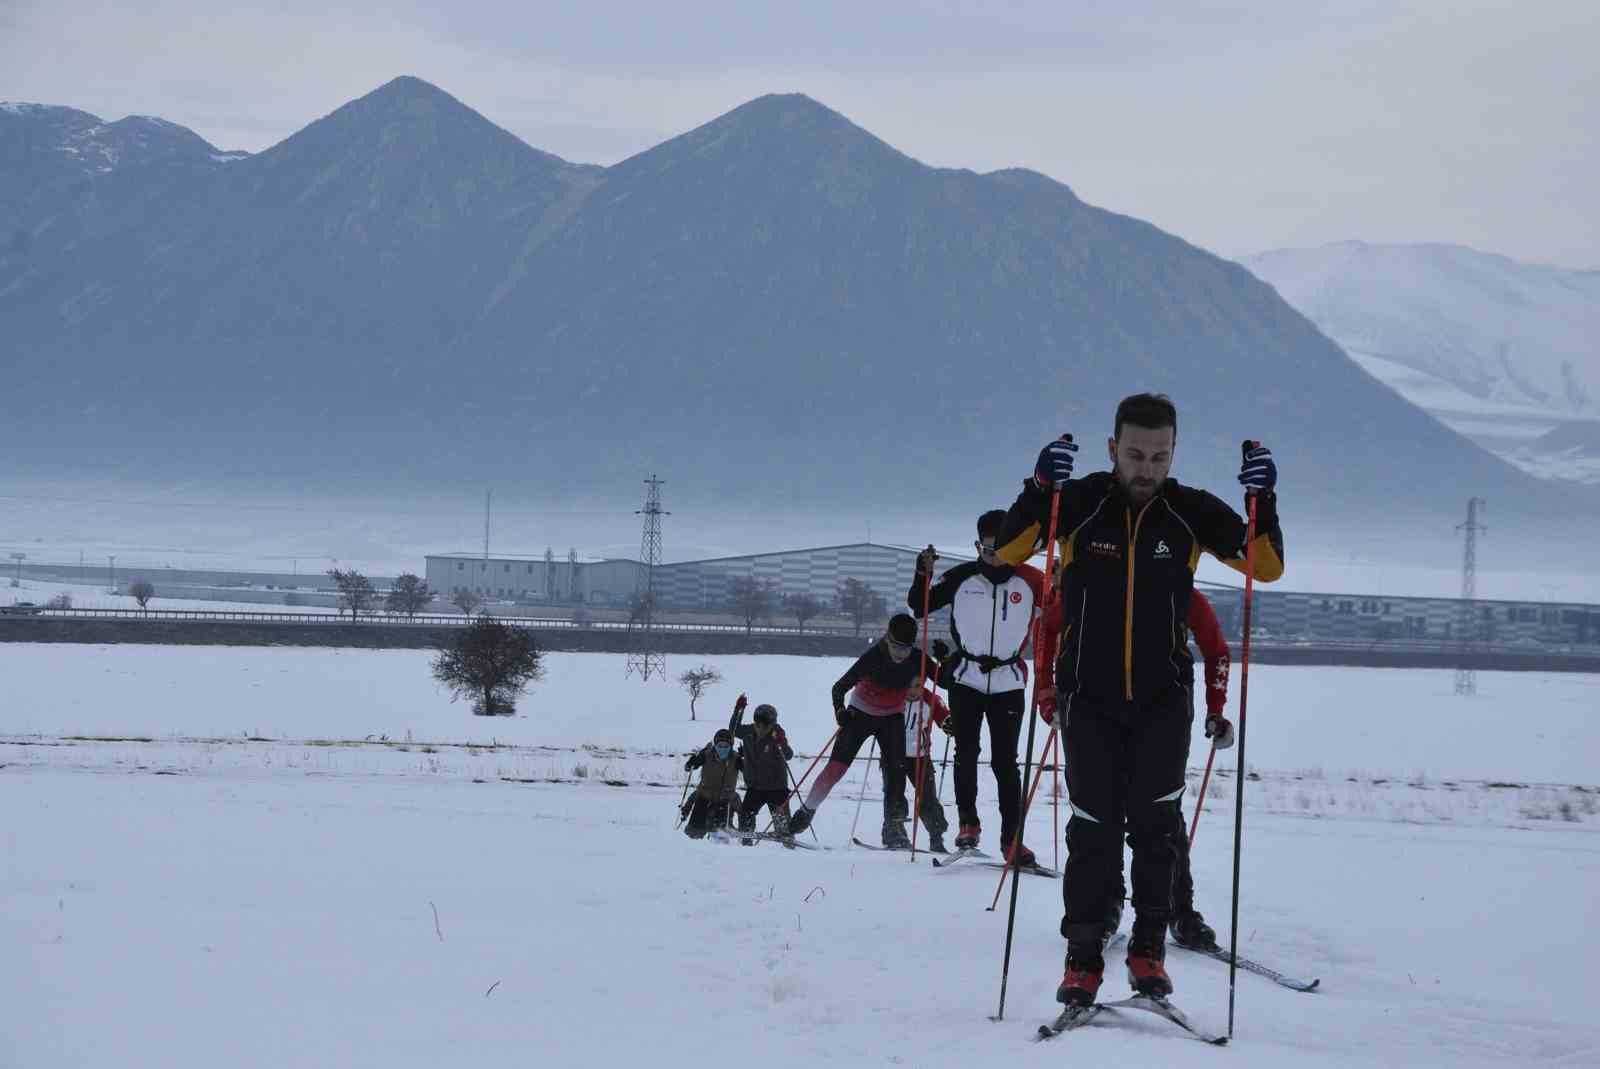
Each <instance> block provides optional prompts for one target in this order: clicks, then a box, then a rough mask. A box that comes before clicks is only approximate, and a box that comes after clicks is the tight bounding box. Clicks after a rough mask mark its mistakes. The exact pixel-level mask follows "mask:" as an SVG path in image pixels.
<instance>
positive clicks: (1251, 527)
mask: <svg viewBox="0 0 1600 1069" xmlns="http://www.w3.org/2000/svg"><path fill="white" fill-rule="evenodd" d="M1255 445H1256V443H1254V442H1251V441H1246V442H1245V443H1244V451H1245V452H1246V453H1248V452H1249V451H1250V450H1251V449H1254V448H1255ZM1245 508H1246V510H1247V511H1248V512H1249V514H1250V515H1249V518H1248V519H1247V520H1246V521H1245V529H1244V641H1243V643H1242V645H1243V649H1244V654H1243V663H1242V664H1241V665H1240V668H1239V763H1238V765H1237V766H1236V768H1237V771H1235V772H1234V775H1233V778H1234V784H1233V935H1232V937H1231V939H1230V943H1231V945H1230V946H1229V948H1228V1038H1229V1039H1232V1038H1233V1006H1234V981H1235V980H1236V979H1237V978H1238V975H1239V853H1240V849H1241V848H1242V847H1243V845H1244V776H1245V766H1244V718H1245V709H1246V707H1247V706H1248V704H1249V700H1250V607H1251V602H1252V600H1253V599H1254V597H1255V580H1256V494H1255V491H1254V490H1251V491H1249V492H1247V493H1246V494H1245Z"/></svg>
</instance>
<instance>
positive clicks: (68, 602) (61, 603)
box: [44, 593, 72, 609]
mask: <svg viewBox="0 0 1600 1069" xmlns="http://www.w3.org/2000/svg"><path fill="white" fill-rule="evenodd" d="M44 607H45V608H47V609H70V608H72V595H71V594H66V593H62V594H57V595H56V596H55V597H53V598H51V599H50V600H49V601H47V602H45V603H44Z"/></svg>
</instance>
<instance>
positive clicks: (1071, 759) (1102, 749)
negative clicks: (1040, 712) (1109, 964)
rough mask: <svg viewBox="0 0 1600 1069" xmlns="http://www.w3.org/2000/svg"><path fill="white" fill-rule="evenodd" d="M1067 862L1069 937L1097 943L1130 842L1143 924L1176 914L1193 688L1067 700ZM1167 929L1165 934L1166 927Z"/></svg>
mask: <svg viewBox="0 0 1600 1069" xmlns="http://www.w3.org/2000/svg"><path fill="white" fill-rule="evenodd" d="M1063 706H1064V708H1063V713H1064V725H1063V728H1062V740H1061V741H1062V746H1063V749H1064V750H1065V751H1066V755H1067V795H1068V798H1069V799H1070V801H1071V805H1072V818H1071V819H1070V820H1069V821H1068V822H1067V865H1066V872H1065V874H1064V876H1063V879H1062V881H1061V894H1062V898H1063V900H1064V904H1065V913H1064V915H1063V917H1062V919H1061V934H1062V935H1064V936H1066V938H1067V941H1068V943H1083V944H1085V945H1090V946H1093V947H1095V948H1098V947H1099V944H1100V937H1101V935H1102V933H1103V931H1104V924H1105V918H1106V908H1107V904H1108V903H1109V902H1112V901H1115V900H1116V899H1117V897H1118V895H1119V892H1120V891H1121V887H1122V842H1123V837H1124V836H1126V837H1127V841H1128V845H1129V846H1130V847H1132V849H1133V867H1132V876H1133V910H1134V930H1135V934H1136V935H1137V934H1139V933H1141V932H1143V933H1146V934H1149V935H1151V936H1152V937H1153V936H1154V935H1155V934H1156V933H1164V931H1165V929H1166V926H1167V922H1168V921H1169V919H1170V918H1171V915H1172V879H1173V872H1174V869H1175V867H1176V865H1177V860H1178V853H1177V851H1178V846H1177V843H1176V842H1175V836H1176V834H1177V832H1178V831H1179V830H1180V829H1181V828H1182V826H1183V818H1182V813H1181V810H1180V803H1181V800H1182V798H1183V791H1184V776H1185V772H1186V770H1187V767H1188V762H1189V732H1190V726H1191V723H1192V719H1193V715H1192V713H1191V712H1190V709H1189V699H1188V694H1187V692H1186V690H1185V688H1183V687H1181V686H1176V685H1175V686H1173V687H1170V688H1168V689H1167V690H1165V691H1162V692H1161V693H1160V694H1158V695H1156V696H1155V697H1154V698H1151V699H1149V700H1146V701H1133V702H1128V701H1118V700H1113V701H1105V700H1088V699H1085V698H1084V697H1083V696H1082V695H1072V696H1071V697H1069V698H1068V699H1067V701H1066V702H1064V703H1063ZM1161 937H1162V938H1165V935H1164V934H1162V936H1161Z"/></svg>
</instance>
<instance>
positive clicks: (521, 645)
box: [433, 616, 544, 716]
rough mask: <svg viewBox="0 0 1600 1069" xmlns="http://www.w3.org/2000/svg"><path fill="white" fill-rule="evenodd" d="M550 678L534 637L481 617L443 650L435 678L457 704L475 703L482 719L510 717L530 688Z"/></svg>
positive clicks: (454, 636) (440, 653)
mask: <svg viewBox="0 0 1600 1069" xmlns="http://www.w3.org/2000/svg"><path fill="white" fill-rule="evenodd" d="M543 676H544V663H543V654H542V653H540V651H539V647H538V645H537V644H536V643H535V642H534V640H533V632H531V631H529V630H528V629H527V628H524V627H512V626H510V625H507V624H503V623H501V622H500V621H499V620H496V619H495V618H494V617H492V616H480V617H478V618H477V619H476V620H474V621H473V622H472V623H471V624H470V625H468V626H467V627H465V628H462V629H461V631H460V633H459V634H456V635H452V636H451V637H450V638H449V639H447V640H446V641H445V642H444V643H443V644H442V645H441V646H440V647H439V655H438V656H437V657H435V658H434V659H433V678H434V679H437V680H438V681H439V682H440V683H443V684H444V685H445V686H447V687H449V688H450V689H451V691H452V692H453V693H454V696H455V697H457V698H461V697H468V696H470V697H471V698H472V711H473V712H474V713H475V714H477V715H478V716H510V715H511V714H512V713H514V712H516V711H517V708H516V698H517V695H519V694H521V693H522V691H523V690H524V689H525V688H526V687H527V685H528V684H529V683H530V682H532V681H533V680H535V679H541V678H543Z"/></svg>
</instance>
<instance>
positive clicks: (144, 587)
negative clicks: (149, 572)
mask: <svg viewBox="0 0 1600 1069" xmlns="http://www.w3.org/2000/svg"><path fill="white" fill-rule="evenodd" d="M128 593H129V594H130V595H132V597H133V600H134V601H137V602H138V603H139V608H141V609H148V608H149V607H150V599H151V598H153V597H155V596H156V588H155V586H153V585H152V584H151V582H150V581H149V580H148V579H135V580H134V581H133V582H131V583H129V584H128Z"/></svg>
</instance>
